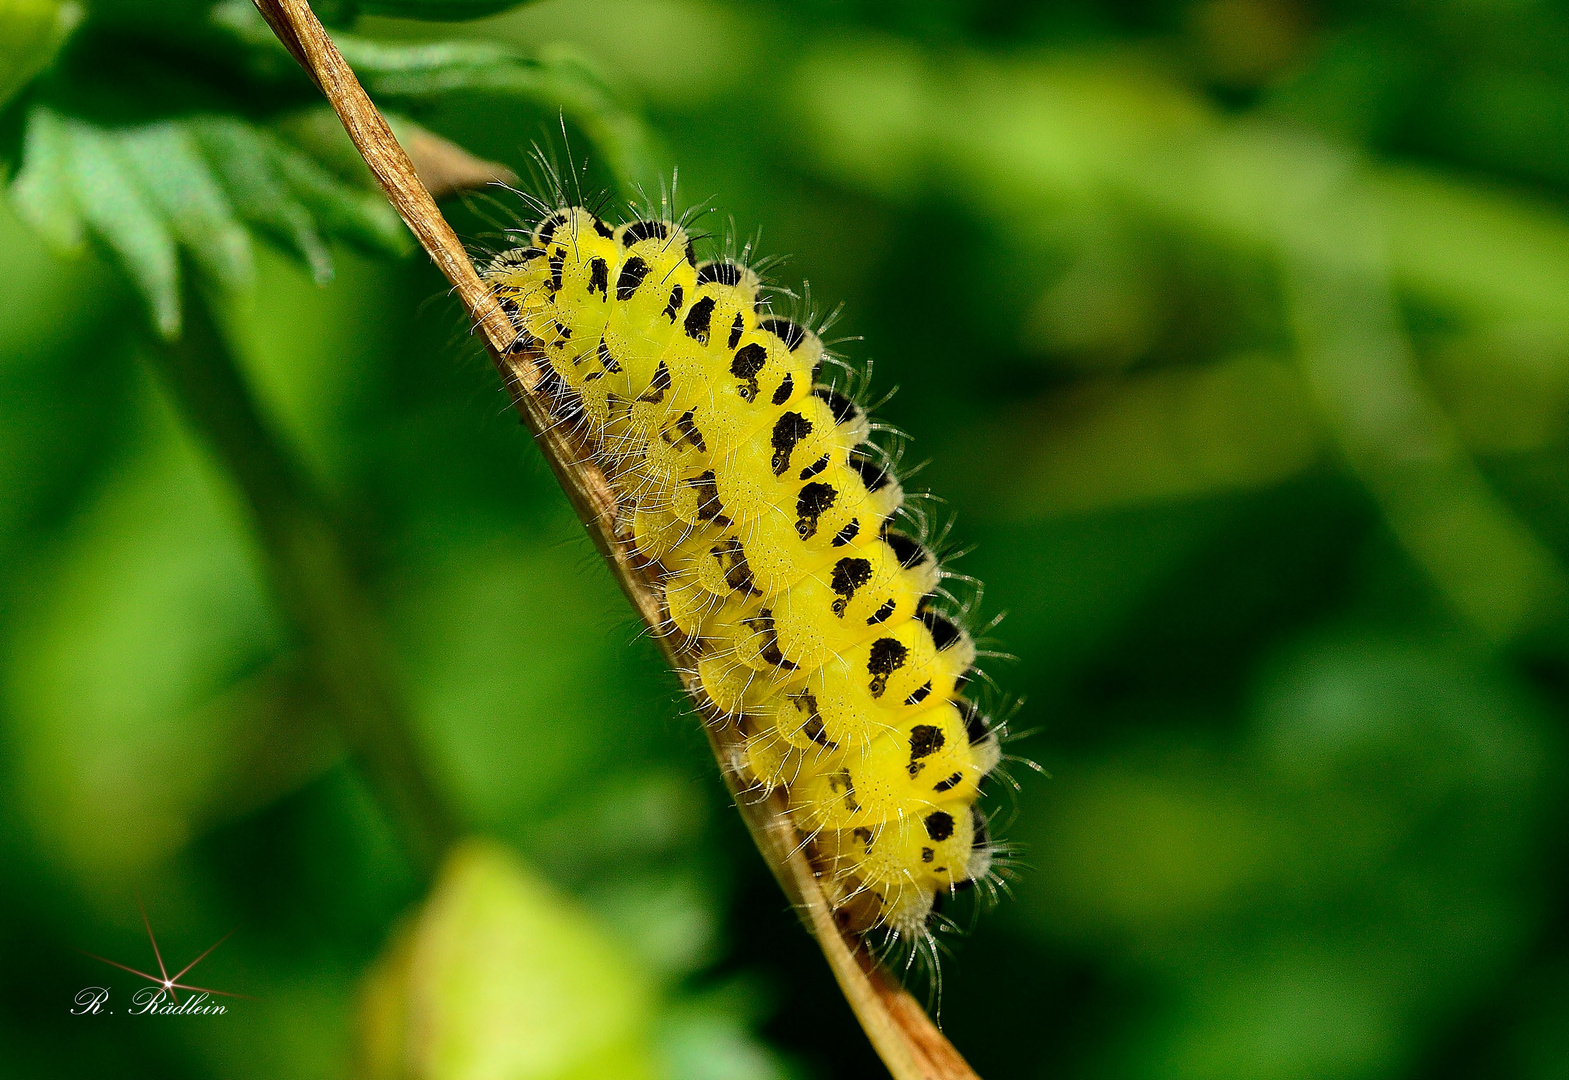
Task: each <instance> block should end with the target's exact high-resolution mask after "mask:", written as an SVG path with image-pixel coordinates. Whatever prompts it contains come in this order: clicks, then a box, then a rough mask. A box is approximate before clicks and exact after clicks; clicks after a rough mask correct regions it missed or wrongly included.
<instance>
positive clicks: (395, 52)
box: [212, 0, 657, 194]
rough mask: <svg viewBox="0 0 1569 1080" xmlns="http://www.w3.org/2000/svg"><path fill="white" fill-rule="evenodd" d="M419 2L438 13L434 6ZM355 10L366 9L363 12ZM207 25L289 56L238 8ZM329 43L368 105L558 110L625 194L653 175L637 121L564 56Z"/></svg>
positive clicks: (448, 45) (237, 0)
mask: <svg viewBox="0 0 1569 1080" xmlns="http://www.w3.org/2000/svg"><path fill="white" fill-rule="evenodd" d="M388 2H389V3H390V2H392V0H388ZM419 2H421V3H425V4H429V5H430V6H432V7H434V6H436V0H419ZM441 6H442V7H444V8H446V7H452V6H454V5H452V4H442V5H441ZM361 10H364V11H368V10H369V8H368V7H366V6H364V5H362V6H361ZM212 20H213V23H214V25H215V26H217V27H218V28H219V29H221V30H222V31H223V32H224V33H225V34H227V35H229V36H230V37H231V38H233V39H234V40H236V41H238V42H240V43H241V44H243V45H244V46H245V47H246V48H248V49H249V50H251V51H252V53H253V55H254V54H255V53H257V52H260V53H263V54H266V55H267V56H268V57H269V58H271V59H278V58H286V57H288V55H289V54H288V52H287V51H286V50H285V49H284V48H283V46H282V44H280V43H279V42H278V40H277V38H276V37H275V36H274V35H273V33H272V30H271V29H270V28H269V27H268V26H267V24H266V22H265V21H264V20H263V19H262V17H261V16H260V15H259V14H257V12H256V10H255V8H254V7H253V6H252V5H251V4H249V3H247V2H244V0H229V2H227V3H223V4H220V5H218V6H217V7H216V8H214V9H213V13H212ZM333 41H334V42H335V43H336V44H337V46H338V51H339V52H341V53H342V54H343V58H344V59H345V60H347V61H348V63H349V66H350V67H352V68H353V69H354V72H355V74H356V75H357V76H358V77H359V79H360V82H361V83H362V84H363V85H364V86H365V89H366V90H367V91H369V92H370V93H371V95H372V96H374V97H377V98H401V99H405V100H412V101H428V100H432V99H436V98H441V97H444V96H445V95H448V94H453V93H485V94H498V95H501V96H504V97H512V98H518V99H522V100H526V101H531V102H535V103H537V104H539V105H542V106H544V107H545V108H547V109H549V110H550V111H552V112H554V111H556V110H560V111H561V112H563V113H564V114H565V115H566V116H567V117H568V118H570V119H571V120H572V121H573V122H575V123H576V124H577V125H578V126H579V127H581V128H582V129H583V131H584V132H585V133H586V134H587V135H588V137H589V138H590V139H591V140H592V141H593V143H594V146H595V147H596V148H597V149H598V151H599V152H600V153H601V154H602V155H603V156H604V158H605V162H606V164H607V166H608V167H609V169H610V171H611V172H612V173H613V174H614V176H615V178H616V181H617V183H618V184H619V185H620V186H621V188H622V189H623V191H624V192H626V193H627V194H630V193H632V192H633V191H636V190H637V188H638V186H639V184H640V183H643V182H645V181H648V180H651V179H652V178H653V177H654V175H655V173H656V172H657V170H656V169H655V168H654V166H653V162H654V161H655V156H654V154H653V150H652V140H651V138H650V136H649V134H648V131H647V128H646V127H645V126H644V124H643V122H642V120H641V118H640V117H639V116H638V115H637V114H636V113H635V112H633V111H632V110H630V109H628V108H627V107H626V106H625V105H623V104H622V103H621V101H620V100H619V99H618V98H617V97H616V95H615V94H614V93H613V92H612V91H611V90H610V88H609V87H608V86H607V85H606V84H605V82H604V80H603V79H601V78H600V77H599V75H598V74H597V73H596V72H595V70H594V69H593V67H592V66H591V65H590V64H589V63H588V62H587V61H586V60H584V59H583V57H582V56H581V55H579V54H578V53H576V52H574V51H573V50H571V49H570V48H567V47H565V46H550V47H547V48H546V49H543V50H541V52H540V55H539V56H537V57H530V56H527V55H524V54H523V53H520V52H518V51H517V50H515V49H512V48H509V47H507V46H505V45H494V44H491V43H489V42H483V41H464V40H458V41H436V42H421V43H418V44H399V43H396V42H386V41H372V40H370V39H368V38H362V37H356V36H354V35H353V34H344V33H338V34H334V35H333ZM291 63H292V61H291Z"/></svg>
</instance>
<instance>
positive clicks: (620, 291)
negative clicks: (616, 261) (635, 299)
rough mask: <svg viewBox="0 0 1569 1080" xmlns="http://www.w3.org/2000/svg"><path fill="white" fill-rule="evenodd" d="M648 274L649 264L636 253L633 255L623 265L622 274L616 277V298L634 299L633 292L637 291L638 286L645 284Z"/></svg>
mask: <svg viewBox="0 0 1569 1080" xmlns="http://www.w3.org/2000/svg"><path fill="white" fill-rule="evenodd" d="M647 276H648V264H647V263H646V262H644V261H643V260H642V259H640V258H638V257H637V256H636V255H634V256H632V257H631V258H630V259H628V260H627V261H626V263H625V264H624V265H623V266H622V267H621V276H620V277H618V278H616V299H617V300H630V299H632V294H633V293H635V292H637V287H638V286H639V285H641V284H643V279H644V278H646V277H647Z"/></svg>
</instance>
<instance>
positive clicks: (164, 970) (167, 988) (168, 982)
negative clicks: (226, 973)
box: [77, 893, 256, 1005]
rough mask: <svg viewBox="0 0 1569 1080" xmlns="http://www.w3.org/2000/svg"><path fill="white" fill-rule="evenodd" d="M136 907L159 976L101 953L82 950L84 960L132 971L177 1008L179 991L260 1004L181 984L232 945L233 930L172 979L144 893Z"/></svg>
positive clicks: (208, 987) (244, 995) (201, 987)
mask: <svg viewBox="0 0 1569 1080" xmlns="http://www.w3.org/2000/svg"><path fill="white" fill-rule="evenodd" d="M136 907H137V910H139V911H140V912H141V913H142V925H143V926H145V927H147V940H148V941H150V942H152V946H153V957H154V958H155V959H156V960H157V961H158V974H157V975H149V974H148V973H147V972H145V971H138V970H137V969H136V968H133V967H131V966H129V965H128V964H122V963H120V962H119V961H118V960H111V959H109V958H108V957H107V956H99V955H98V954H97V953H90V952H88V951H87V950H86V949H78V950H77V951H78V952H80V953H81V954H82V955H83V956H90V957H92V958H93V959H94V960H101V961H103V962H104V963H105V964H109V965H110V966H112V967H117V968H119V969H120V970H121V971H129V972H130V973H131V974H132V975H137V976H140V977H141V978H143V979H146V980H147V981H148V982H149V983H152V984H153V985H154V986H156V987H158V988H160V989H161V990H163V992H164V993H166V994H168V995H169V998H170V1000H171V1001H173V1002H174V1004H176V1005H178V1004H179V1003H180V996H179V995H178V994H176V993H175V991H176V990H186V991H190V992H193V993H200V994H217V995H219V996H221V997H232V998H245V999H246V1000H247V1001H255V1000H256V999H255V998H253V997H251V996H250V995H249V994H236V993H234V992H232V991H229V990H214V989H213V988H212V987H210V986H192V985H191V984H189V983H183V982H181V981H180V980H181V979H183V978H184V977H185V975H186V973H187V972H189V971H190V970H191V969H192V968H193V967H195V966H196V965H197V964H199V963H201V962H202V961H203V960H205V959H207V957H208V956H210V955H211V954H212V951H213V950H214V949H216V948H217V947H218V946H219V945H222V944H223V943H224V942H225V941H228V940H229V939H230V938H231V937H233V936H234V931H233V930H230V931H229V932H228V933H227V934H225V935H223V937H221V938H219V939H218V940H217V941H215V942H213V943H212V944H211V945H209V946H207V948H206V949H205V950H203V952H202V954H201V955H200V956H198V957H197V958H196V959H195V960H192V961H191V962H190V963H189V964H186V965H185V966H184V967H183V968H181V969H180V970H179V971H176V972H175V973H174V974H173V975H170V974H169V969H168V967H167V966H165V964H164V962H163V952H162V950H160V949H159V948H158V938H157V936H156V935H155V934H154V933H153V924H152V920H150V919H148V917H147V907H146V905H144V904H143V903H142V897H141V894H140V893H138V894H137V896H136Z"/></svg>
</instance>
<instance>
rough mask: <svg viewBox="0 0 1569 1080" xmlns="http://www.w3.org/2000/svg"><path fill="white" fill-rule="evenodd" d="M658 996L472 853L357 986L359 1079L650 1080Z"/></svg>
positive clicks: (573, 913) (575, 918)
mask: <svg viewBox="0 0 1569 1080" xmlns="http://www.w3.org/2000/svg"><path fill="white" fill-rule="evenodd" d="M652 1006H653V993H652V991H651V989H650V987H649V985H648V981H647V979H646V976H645V975H644V974H643V973H642V972H640V971H638V970H637V969H636V968H635V967H633V966H632V965H631V964H629V963H628V961H627V959H626V957H625V956H624V954H623V953H622V951H621V950H620V949H619V948H618V947H617V946H616V945H614V944H613V943H612V942H611V941H610V940H608V938H607V937H606V935H605V934H604V932H603V931H602V929H601V928H600V927H599V926H598V925H597V924H595V923H594V922H593V921H592V920H591V919H590V918H589V917H588V916H586V915H585V914H583V913H582V912H580V911H578V910H577V909H576V908H574V907H572V906H571V905H570V904H569V903H568V902H567V901H566V900H565V899H564V898H562V897H560V896H558V895H556V894H555V893H554V892H552V891H551V890H550V889H549V888H548V887H547V886H546V885H545V883H544V882H543V881H541V880H539V879H538V878H537V877H535V876H534V875H533V874H531V873H530V872H529V871H528V870H527V868H525V867H524V866H523V865H522V864H521V863H519V862H518V860H517V859H516V858H515V857H514V856H512V855H511V854H510V853H509V852H507V851H506V850H505V849H503V848H501V847H499V846H497V845H495V844H491V843H488V842H484V841H469V842H467V843H465V844H463V845H461V846H459V847H458V848H457V849H456V850H455V851H454V852H453V854H452V855H451V856H450V857H449V858H448V861H447V864H446V866H445V867H444V868H443V869H442V872H441V876H440V879H439V880H438V881H437V883H436V887H435V889H434V890H433V891H432V893H431V897H430V899H429V900H428V901H427V902H426V904H425V907H424V908H423V910H422V911H421V912H420V913H419V915H418V916H417V918H416V919H415V921H414V923H413V925H412V926H410V927H409V928H408V929H407V931H406V932H405V933H404V934H403V935H402V936H401V937H400V938H399V939H397V940H395V941H394V942H393V943H392V945H391V946H390V947H389V949H388V951H387V953H386V954H385V955H384V956H383V957H382V959H381V961H380V962H379V963H378V964H377V966H376V968H375V969H374V970H373V971H372V973H371V976H370V978H369V980H368V982H367V984H366V987H365V1000H364V1005H363V1008H362V1009H361V1017H362V1024H363V1026H362V1031H361V1039H362V1053H361V1062H362V1065H363V1068H362V1071H361V1074H360V1075H361V1076H362V1077H364V1078H365V1080H391V1078H393V1077H404V1076H419V1077H424V1078H425V1080H488V1078H492V1077H506V1078H507V1080H647V1078H649V1077H652V1076H653V1075H655V1067H654V1058H655V1054H654V1051H653V1048H652V1046H651V1042H650V1038H649V1029H650V1027H651V1021H652Z"/></svg>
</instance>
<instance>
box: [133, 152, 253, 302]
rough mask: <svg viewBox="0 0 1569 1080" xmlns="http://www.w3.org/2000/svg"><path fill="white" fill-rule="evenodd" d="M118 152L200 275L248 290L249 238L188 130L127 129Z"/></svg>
mask: <svg viewBox="0 0 1569 1080" xmlns="http://www.w3.org/2000/svg"><path fill="white" fill-rule="evenodd" d="M120 148H121V150H122V152H123V153H124V154H125V156H126V158H127V159H128V160H129V161H130V163H131V165H132V167H133V168H134V169H135V171H136V173H137V174H138V176H139V177H140V178H141V181H142V183H143V185H144V186H145V187H146V189H147V191H148V192H149V193H150V194H151V195H152V197H153V199H154V201H156V202H157V204H158V207H159V209H160V210H162V212H163V213H164V215H165V217H167V219H168V221H169V223H170V225H171V226H172V227H173V229H174V233H175V236H176V237H178V239H179V241H180V243H181V244H183V245H184V246H185V247H186V248H187V249H189V251H190V252H191V254H192V255H193V256H194V257H195V259H196V263H197V265H198V266H200V267H201V269H202V270H203V272H205V273H206V274H207V275H208V276H209V277H210V278H212V280H214V281H216V282H218V283H219V284H220V285H222V286H223V287H224V288H226V289H229V290H231V291H240V290H243V289H246V288H249V287H250V285H251V282H252V279H253V278H254V277H255V272H256V267H255V259H254V256H253V255H252V252H251V238H250V234H249V233H247V232H246V231H245V227H244V226H243V225H241V224H240V222H239V220H238V218H236V216H235V213H234V207H233V206H232V205H231V204H230V202H229V198H228V196H227V195H225V194H224V191H223V188H222V187H220V186H219V184H218V180H217V178H216V177H215V176H214V175H213V174H212V170H211V169H210V168H209V167H208V165H207V162H206V160H205V159H204V158H203V157H202V154H201V150H200V148H199V147H198V146H197V145H196V140H195V138H194V137H193V136H192V134H191V132H190V130H189V129H188V128H186V127H184V126H183V125H180V124H176V123H172V122H165V123H160V124H152V125H150V126H148V127H145V128H136V129H132V130H130V131H127V132H125V133H123V134H122V135H121V136H120Z"/></svg>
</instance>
